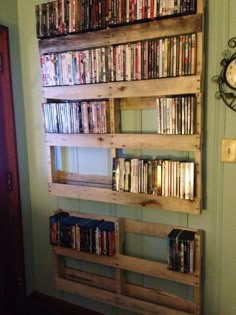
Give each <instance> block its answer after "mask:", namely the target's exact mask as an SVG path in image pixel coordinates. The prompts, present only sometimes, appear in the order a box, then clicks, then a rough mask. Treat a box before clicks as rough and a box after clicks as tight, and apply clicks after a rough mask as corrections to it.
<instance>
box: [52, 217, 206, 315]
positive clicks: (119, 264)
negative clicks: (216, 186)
mask: <svg viewBox="0 0 236 315" xmlns="http://www.w3.org/2000/svg"><path fill="white" fill-rule="evenodd" d="M72 214H73V215H77V216H80V217H87V218H99V219H101V218H103V219H105V220H109V221H113V222H115V227H116V228H115V244H116V245H115V248H116V250H115V255H114V256H112V257H108V256H97V255H95V254H90V253H84V252H79V251H76V250H73V249H68V248H61V247H58V246H56V247H53V255H54V261H55V268H54V270H55V286H56V287H57V288H58V289H61V290H64V291H67V292H72V293H76V294H79V295H81V296H85V297H87V298H92V299H95V300H98V301H100V302H104V303H109V304H112V305H114V306H117V307H120V308H124V309H128V310H132V311H136V312H138V313H140V314H147V312H148V314H149V312H150V314H156V313H155V312H158V314H163V315H164V314H168V315H169V314H175V315H176V314H179V315H183V314H201V300H200V287H201V259H202V238H203V236H202V231H201V230H193V231H195V270H194V273H193V274H184V273H180V272H175V271H171V270H168V269H167V264H165V263H160V262H158V261H153V260H152V261H151V260H148V259H145V258H137V257H132V256H129V255H127V254H124V253H123V245H124V242H125V235H126V233H135V234H137V235H143V236H152V237H158V238H166V237H167V235H168V233H169V232H170V231H171V230H172V229H173V228H175V227H174V226H170V225H164V224H158V223H157V224H156V223H153V222H144V221H139V220H131V219H125V218H115V217H111V216H109V217H106V216H99V215H94V214H87V213H81V212H72ZM190 230H191V229H190ZM66 257H71V258H73V259H77V260H80V261H88V262H92V263H96V264H99V265H105V266H109V267H112V268H114V269H115V271H116V272H115V274H116V277H115V278H114V279H113V278H109V277H106V276H101V275H97V274H93V273H91V272H88V271H83V270H80V269H75V268H70V267H68V266H67V265H66V263H65V260H64V259H65V258H66ZM125 271H132V272H135V273H138V274H142V275H147V276H151V277H155V278H159V279H165V280H168V281H171V282H178V283H181V284H185V285H188V286H190V287H193V288H194V298H193V300H189V299H186V298H182V297H179V296H177V295H173V294H168V293H167V292H164V291H160V290H155V289H150V288H147V287H140V286H138V285H134V284H132V283H128V282H127V281H126V277H125V273H124V272H125Z"/></svg>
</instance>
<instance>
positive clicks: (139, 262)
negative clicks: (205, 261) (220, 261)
mask: <svg viewBox="0 0 236 315" xmlns="http://www.w3.org/2000/svg"><path fill="white" fill-rule="evenodd" d="M117 267H119V268H121V269H124V270H129V271H132V272H137V273H141V274H145V275H149V276H151V277H157V278H161V279H166V280H170V281H176V282H179V283H183V284H187V285H191V286H196V287H198V286H199V282H200V279H199V278H200V277H199V274H198V273H197V272H195V273H194V274H193V275H190V274H186V273H180V272H175V271H171V270H168V269H167V265H166V264H162V263H159V262H156V261H150V260H146V259H141V258H137V257H131V256H128V255H119V257H118V260H117Z"/></svg>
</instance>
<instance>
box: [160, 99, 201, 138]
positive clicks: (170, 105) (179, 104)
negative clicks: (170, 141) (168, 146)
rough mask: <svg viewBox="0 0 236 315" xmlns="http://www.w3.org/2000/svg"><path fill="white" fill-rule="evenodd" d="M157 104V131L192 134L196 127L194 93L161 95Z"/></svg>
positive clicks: (170, 133)
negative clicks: (174, 95) (170, 95)
mask: <svg viewBox="0 0 236 315" xmlns="http://www.w3.org/2000/svg"><path fill="white" fill-rule="evenodd" d="M156 105H157V133H158V134H169V135H174V134H183V135H192V134H194V133H195V127H196V112H195V111H196V97H195V96H194V95H185V96H176V97H160V98H157V99H156Z"/></svg>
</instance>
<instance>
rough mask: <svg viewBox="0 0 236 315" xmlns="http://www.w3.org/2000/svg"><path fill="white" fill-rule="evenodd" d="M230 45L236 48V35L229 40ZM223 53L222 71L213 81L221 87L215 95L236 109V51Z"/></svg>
mask: <svg viewBox="0 0 236 315" xmlns="http://www.w3.org/2000/svg"><path fill="white" fill-rule="evenodd" d="M228 46H229V48H231V49H234V48H236V37H233V38H231V39H230V40H229V41H228ZM222 55H223V59H222V60H221V62H220V65H221V67H222V69H221V72H220V74H219V75H216V76H214V77H213V78H212V82H214V83H217V84H218V88H219V89H218V91H217V92H216V95H215V96H216V98H217V99H222V100H223V102H224V103H225V104H226V105H227V106H228V107H229V108H230V109H232V110H233V111H236V52H234V53H231V51H229V50H225V51H224V52H223V54H222Z"/></svg>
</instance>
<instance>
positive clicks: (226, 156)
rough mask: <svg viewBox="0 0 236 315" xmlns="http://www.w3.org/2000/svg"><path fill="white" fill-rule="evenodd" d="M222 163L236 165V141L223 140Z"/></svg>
mask: <svg viewBox="0 0 236 315" xmlns="http://www.w3.org/2000/svg"><path fill="white" fill-rule="evenodd" d="M221 161H222V162H231V163H236V139H223V140H222V143H221Z"/></svg>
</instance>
